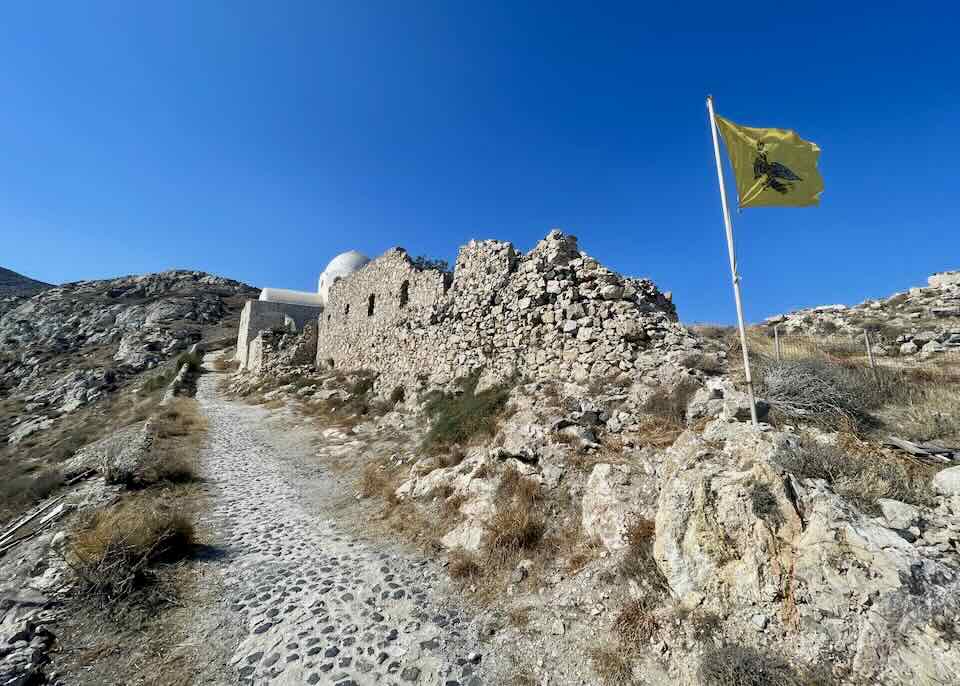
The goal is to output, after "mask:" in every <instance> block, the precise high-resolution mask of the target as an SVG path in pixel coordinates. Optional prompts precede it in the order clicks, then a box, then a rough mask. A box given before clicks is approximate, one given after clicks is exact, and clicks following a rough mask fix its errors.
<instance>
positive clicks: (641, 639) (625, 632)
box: [613, 600, 660, 650]
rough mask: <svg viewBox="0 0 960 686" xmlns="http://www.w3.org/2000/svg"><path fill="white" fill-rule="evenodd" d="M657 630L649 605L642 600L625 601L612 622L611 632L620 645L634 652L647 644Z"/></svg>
mask: <svg viewBox="0 0 960 686" xmlns="http://www.w3.org/2000/svg"><path fill="white" fill-rule="evenodd" d="M659 628H660V625H659V623H658V622H657V619H656V617H654V615H653V612H651V608H650V606H649V604H648V603H646V602H644V601H642V600H629V601H627V602H626V603H625V604H624V605H623V607H622V608H620V612H619V614H617V618H616V619H614V620H613V630H614V632H615V633H616V634H617V636H618V637H619V639H620V644H621V645H622V646H624V647H626V648H631V649H634V650H637V649H640V648H642V647H643V646H644V645H645V644H647V643H649V642H650V639H651V638H653V636H654V634H655V633H656V632H657V629H659Z"/></svg>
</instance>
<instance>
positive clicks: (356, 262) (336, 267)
mask: <svg viewBox="0 0 960 686" xmlns="http://www.w3.org/2000/svg"><path fill="white" fill-rule="evenodd" d="M369 261H370V258H369V257H367V256H366V255H364V254H363V253H359V252H357V251H356V250H348V251H347V252H343V253H340V254H339V255H337V256H336V257H334V258H333V259H332V260H330V264H328V265H327V268H326V269H324V270H323V273H322V274H321V275H320V280H319V282H318V283H317V293H318V294H319V295H320V299H321V300H322V301H323V302H324V303H326V302H327V294H328V293H329V292H330V286H332V285H333V284H334V282H335V281H337V279H342V278H343V277H345V276H348V275H350V274H353V273H354V272H355V271H357V270H358V269H360V268H361V267H363V266H364V265H366V264H367V263H368V262H369Z"/></svg>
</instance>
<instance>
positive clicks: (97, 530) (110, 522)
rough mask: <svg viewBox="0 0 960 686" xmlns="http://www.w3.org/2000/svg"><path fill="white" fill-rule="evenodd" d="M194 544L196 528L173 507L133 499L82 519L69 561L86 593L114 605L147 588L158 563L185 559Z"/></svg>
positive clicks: (70, 549) (155, 501)
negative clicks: (114, 602) (154, 567)
mask: <svg viewBox="0 0 960 686" xmlns="http://www.w3.org/2000/svg"><path fill="white" fill-rule="evenodd" d="M195 543H196V538H195V534H194V529H193V524H192V523H191V522H190V520H189V519H187V518H186V517H185V516H184V515H183V514H181V513H179V512H177V511H176V510H175V508H174V507H173V506H172V505H170V504H167V503H164V502H161V501H158V500H155V499H151V498H147V497H133V498H130V499H128V500H126V501H123V502H121V503H119V504H117V505H113V506H110V507H106V508H101V509H98V510H96V511H95V512H93V513H92V514H91V515H90V516H89V517H87V518H86V519H85V520H84V521H82V522H81V523H80V524H79V526H77V527H76V528H75V529H74V531H73V532H72V535H71V537H70V546H69V552H68V556H67V559H68V562H69V563H70V565H71V567H72V568H73V570H74V571H75V572H76V574H77V577H78V579H79V580H80V583H81V585H82V587H83V589H84V591H85V592H86V593H89V594H91V595H93V596H95V597H96V598H98V599H100V600H101V601H102V602H106V603H110V602H112V601H116V600H121V599H127V598H129V597H130V595H131V594H132V593H134V592H135V591H137V590H138V589H140V588H143V587H144V586H146V585H148V584H149V583H150V582H151V580H152V578H153V570H152V567H153V566H154V565H156V564H158V563H162V562H172V561H176V560H180V559H183V558H184V557H186V556H187V555H188V553H189V552H190V550H191V549H192V547H193V545H194V544H195Z"/></svg>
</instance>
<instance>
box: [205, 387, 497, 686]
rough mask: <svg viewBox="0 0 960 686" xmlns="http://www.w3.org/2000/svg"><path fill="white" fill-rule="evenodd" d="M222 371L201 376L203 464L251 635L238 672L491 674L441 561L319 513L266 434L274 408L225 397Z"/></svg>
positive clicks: (305, 677)
mask: <svg viewBox="0 0 960 686" xmlns="http://www.w3.org/2000/svg"><path fill="white" fill-rule="evenodd" d="M220 377H221V375H220V374H215V373H207V374H204V375H202V376H201V377H200V380H199V385H198V391H197V398H198V400H199V401H200V403H201V405H202V407H203V409H204V412H205V413H206V416H207V419H208V421H209V435H210V443H209V446H208V447H207V448H206V449H205V450H204V452H203V455H202V470H203V476H204V478H205V479H207V480H208V481H209V483H210V487H211V492H212V495H213V503H214V504H213V505H212V508H211V512H210V514H209V516H210V518H211V520H210V522H208V524H210V525H211V528H212V529H213V531H214V534H215V541H214V544H215V545H216V546H217V547H219V548H222V549H223V551H224V554H225V559H224V563H223V565H222V569H223V570H224V575H225V585H226V589H227V597H226V598H225V599H224V600H223V602H224V603H225V605H226V607H227V608H228V610H227V612H228V613H229V615H228V616H230V617H233V618H235V621H236V622H237V623H238V624H239V625H240V626H241V628H242V632H241V633H242V634H243V636H244V638H243V639H242V640H241V641H240V644H239V645H238V646H237V647H236V650H235V652H234V656H233V660H232V663H233V669H234V670H236V674H237V675H238V682H239V683H241V684H336V685H337V686H363V685H365V684H398V685H400V686H404V685H407V684H439V685H441V686H481V684H484V683H491V682H490V681H489V680H486V681H485V680H484V679H483V672H484V671H485V669H486V668H487V667H489V665H485V664H483V660H484V659H485V657H483V656H481V652H482V650H481V648H480V646H479V643H478V639H477V633H476V630H475V629H473V628H472V627H471V624H470V619H469V617H468V616H467V615H466V614H465V613H464V612H462V611H460V610H458V609H456V608H455V607H454V608H451V606H450V602H449V600H448V599H446V598H445V597H439V596H440V594H439V593H438V592H436V591H435V590H434V589H435V588H436V587H437V586H438V582H439V579H440V574H441V573H442V571H441V570H440V568H439V567H438V566H437V565H436V563H435V562H432V561H428V560H426V559H421V558H417V557H416V556H414V555H411V554H406V553H403V552H402V551H397V550H388V551H384V550H382V549H377V548H376V547H374V546H373V545H372V544H370V543H367V542H364V541H362V540H359V539H357V538H355V537H353V536H351V535H349V534H347V533H345V532H344V531H342V530H340V529H338V527H337V525H336V523H335V522H333V521H329V520H328V519H324V518H323V516H322V514H318V513H317V512H316V509H317V508H316V507H315V506H312V505H311V498H310V497H305V495H304V493H303V492H302V489H303V488H304V486H303V484H302V483H297V479H296V477H295V471H293V470H290V469H288V468H287V464H286V463H285V460H286V461H289V460H290V459H291V456H290V455H289V454H287V455H284V456H283V458H281V457H280V456H279V455H278V454H277V448H275V447H274V445H275V444H274V443H273V442H272V441H271V440H270V435H269V432H270V431H271V428H270V426H269V421H268V420H269V411H268V410H265V409H263V408H261V407H256V406H249V405H245V404H243V403H240V402H235V401H228V400H225V399H223V398H221V397H220V396H219V395H218V392H217V381H218V378H220ZM309 454H310V451H309V448H307V447H305V448H304V456H305V458H304V459H308V458H309ZM321 478H322V477H321ZM314 495H315V494H314ZM314 502H315V498H314Z"/></svg>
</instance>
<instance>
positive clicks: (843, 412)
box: [756, 358, 874, 429]
mask: <svg viewBox="0 0 960 686" xmlns="http://www.w3.org/2000/svg"><path fill="white" fill-rule="evenodd" d="M756 379H757V392H758V394H759V395H760V397H762V398H763V399H764V400H766V401H767V402H768V403H769V404H770V407H771V411H772V412H773V413H774V415H775V416H777V417H779V418H781V419H782V420H786V421H804V422H809V423H812V424H817V425H819V426H823V427H825V428H830V429H840V428H846V427H848V426H861V425H862V424H863V423H864V422H865V421H866V420H867V419H868V415H867V406H868V405H869V404H872V403H871V402H870V400H871V395H872V394H871V392H870V390H869V389H868V384H870V383H874V382H873V381H872V380H870V379H869V378H868V377H867V375H866V374H863V373H861V372H860V371H859V370H855V369H853V368H850V367H844V366H841V365H838V364H835V363H832V362H829V361H827V360H825V359H819V358H808V359H803V360H780V361H777V360H764V361H763V362H761V364H760V365H758V368H757V374H756Z"/></svg>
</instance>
